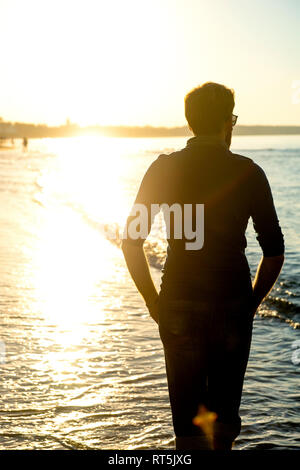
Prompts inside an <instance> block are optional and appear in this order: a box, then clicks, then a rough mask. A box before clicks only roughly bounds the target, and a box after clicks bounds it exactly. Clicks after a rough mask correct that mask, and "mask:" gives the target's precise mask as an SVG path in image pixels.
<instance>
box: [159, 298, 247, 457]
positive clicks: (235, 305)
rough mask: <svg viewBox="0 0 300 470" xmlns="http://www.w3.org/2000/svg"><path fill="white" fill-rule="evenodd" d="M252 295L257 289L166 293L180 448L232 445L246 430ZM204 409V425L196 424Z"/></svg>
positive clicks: (162, 322) (162, 310)
mask: <svg viewBox="0 0 300 470" xmlns="http://www.w3.org/2000/svg"><path fill="white" fill-rule="evenodd" d="M175 297H176V296H175ZM251 300H252V289H251V290H248V291H246V292H244V293H243V295H242V296H239V297H238V298H236V299H230V298H227V299H226V298H225V299H223V300H222V301H221V300H218V299H212V298H210V299H206V300H187V299H178V298H175V299H174V298H170V296H160V299H159V332H160V337H161V340H162V343H163V346H164V353H165V362H166V372H167V380H168V388H169V396H170V404H171V410H172V417H173V426H174V432H175V436H176V448H177V449H206V448H224V449H230V448H231V444H232V442H233V441H234V439H235V438H236V437H237V436H238V434H239V432H240V428H241V419H240V416H239V406H240V401H241V395H242V388H243V380H244V374H245V370H246V366H247V361H248V357H249V350H250V343H251V335H252V322H253V315H252V310H251ZM201 407H202V408H201ZM199 410H200V423H201V425H199V424H195V423H194V418H195V417H196V415H197V414H198V413H199ZM211 412H213V413H214V415H212V414H211ZM213 416H214V418H213Z"/></svg>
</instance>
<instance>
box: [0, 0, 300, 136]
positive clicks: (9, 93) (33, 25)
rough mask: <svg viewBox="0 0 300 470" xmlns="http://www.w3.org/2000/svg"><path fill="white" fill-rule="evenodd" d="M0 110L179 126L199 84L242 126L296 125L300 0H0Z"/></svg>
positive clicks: (46, 119) (50, 120)
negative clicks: (219, 86)
mask: <svg viewBox="0 0 300 470" xmlns="http://www.w3.org/2000/svg"><path fill="white" fill-rule="evenodd" d="M0 18H1V28H0V45H1V49H0V50H1V69H0V70H1V72H0V116H1V117H2V118H3V119H4V120H7V121H13V122H15V121H19V122H20V121H22V122H32V123H46V124H48V125H60V124H63V123H65V121H66V119H67V118H69V119H70V120H71V121H72V122H76V123H78V124H80V125H91V124H100V125H133V126H134V125H137V126H143V125H153V126H167V127H171V126H182V125H184V124H185V117H184V96H185V94H186V93H187V92H188V91H190V90H191V89H192V88H194V87H195V86H197V85H199V84H201V83H204V82H206V81H214V82H218V83H223V84H225V85H226V86H228V87H230V88H233V89H234V90H235V96H236V107H235V113H236V114H238V116H239V119H238V122H239V124H248V125H254V124H266V125H276V124H282V125H300V93H299V91H300V54H299V45H300V28H299V23H300V1H299V0H251V1H250V0H248V1H247V0H126V1H125V0H105V1H104V0H42V1H41V0H26V1H24V0H0Z"/></svg>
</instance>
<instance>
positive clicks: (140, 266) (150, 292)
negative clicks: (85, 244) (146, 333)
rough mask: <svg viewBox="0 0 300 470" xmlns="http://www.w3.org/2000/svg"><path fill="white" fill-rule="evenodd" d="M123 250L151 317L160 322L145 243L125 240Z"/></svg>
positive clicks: (156, 295)
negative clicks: (133, 242)
mask: <svg viewBox="0 0 300 470" xmlns="http://www.w3.org/2000/svg"><path fill="white" fill-rule="evenodd" d="M122 251H123V253H124V257H125V261H126V264H127V267H128V270H129V272H130V274H131V277H132V279H133V281H134V283H135V285H136V287H137V289H138V291H139V292H140V293H141V295H142V296H143V298H144V300H145V302H146V305H147V307H148V309H149V312H150V315H151V317H152V318H153V320H154V321H156V323H158V312H157V300H158V293H157V290H156V287H155V285H154V283H153V280H152V277H151V273H150V269H149V264H148V261H147V258H146V255H145V252H144V247H143V245H132V244H130V243H126V240H123V242H122Z"/></svg>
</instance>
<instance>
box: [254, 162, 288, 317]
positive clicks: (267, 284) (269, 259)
mask: <svg viewBox="0 0 300 470" xmlns="http://www.w3.org/2000/svg"><path fill="white" fill-rule="evenodd" d="M253 168H254V170H255V173H254V177H253V178H252V185H253V186H252V194H251V216H252V219H253V226H254V229H255V231H256V233H257V237H256V238H257V240H258V242H259V244H260V246H261V249H262V252H263V257H262V258H261V260H260V263H259V265H258V268H257V272H256V275H255V279H254V282H253V294H254V299H253V300H254V305H253V309H254V311H253V314H255V311H256V310H257V308H258V307H259V305H260V304H261V302H262V301H263V299H264V298H265V297H266V295H267V294H268V293H269V292H270V290H271V289H272V287H273V285H274V284H275V282H276V279H277V278H278V276H279V273H280V270H281V267H282V265H283V262H284V238H283V234H282V231H281V227H280V225H279V221H278V217H277V213H276V209H275V206H274V201H273V196H272V192H271V188H270V185H269V182H268V179H267V177H266V175H265V173H264V171H263V170H262V168H260V167H259V166H258V165H256V164H255V165H254V167H253Z"/></svg>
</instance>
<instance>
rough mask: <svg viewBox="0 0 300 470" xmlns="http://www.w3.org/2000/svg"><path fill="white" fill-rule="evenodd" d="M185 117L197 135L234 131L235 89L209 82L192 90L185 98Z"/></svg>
mask: <svg viewBox="0 0 300 470" xmlns="http://www.w3.org/2000/svg"><path fill="white" fill-rule="evenodd" d="M184 103H185V117H186V119H187V122H188V124H189V127H190V129H191V130H192V131H193V133H194V134H195V135H220V134H224V135H225V136H226V140H228V138H229V136H228V133H230V140H231V131H232V111H233V108H234V91H233V90H231V89H229V88H226V87H225V86H224V85H220V84H219V83H213V82H207V83H204V84H203V85H201V86H199V87H197V88H194V89H193V90H192V91H190V92H189V93H188V94H187V95H186V97H185V100H184Z"/></svg>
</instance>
